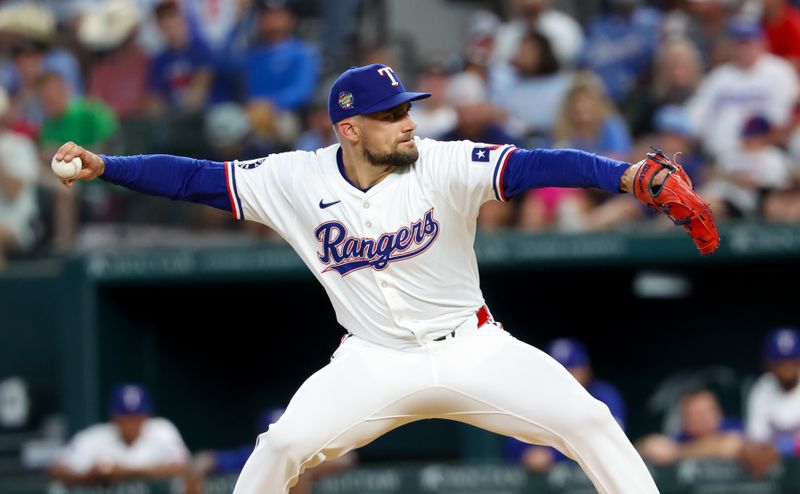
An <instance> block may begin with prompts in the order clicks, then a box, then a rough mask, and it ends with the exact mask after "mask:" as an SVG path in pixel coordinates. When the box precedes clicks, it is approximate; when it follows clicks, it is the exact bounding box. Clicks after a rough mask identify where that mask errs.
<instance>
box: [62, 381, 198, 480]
mask: <svg viewBox="0 0 800 494" xmlns="http://www.w3.org/2000/svg"><path fill="white" fill-rule="evenodd" d="M152 411H153V410H152V403H151V401H150V395H149V393H148V392H147V390H146V389H145V388H144V387H143V386H141V385H138V384H133V383H126V384H120V385H118V386H116V387H115V388H114V390H113V391H112V393H111V397H110V403H109V414H110V418H111V419H110V421H109V422H108V423H103V424H96V425H92V426H90V427H88V428H86V429H84V430H82V431H80V432H78V433H77V434H75V436H74V437H73V438H72V440H71V441H70V442H69V444H68V445H67V446H66V448H64V451H63V452H62V454H61V455H60V456H59V458H58V460H57V461H56V463H55V464H54V465H53V467H52V468H51V470H50V475H51V477H52V478H53V479H54V480H58V481H61V482H64V483H66V484H93V483H108V482H120V481H125V480H134V479H139V480H147V479H163V478H167V477H175V476H179V475H183V474H184V473H185V472H186V467H187V465H188V461H189V450H188V448H187V447H186V445H185V444H184V442H183V439H182V438H181V435H180V433H179V432H178V429H177V428H176V427H175V425H173V424H172V422H170V421H169V420H167V419H165V418H161V417H154V416H152Z"/></svg>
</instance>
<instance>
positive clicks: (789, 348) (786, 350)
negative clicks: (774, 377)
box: [764, 326, 800, 360]
mask: <svg viewBox="0 0 800 494" xmlns="http://www.w3.org/2000/svg"><path fill="white" fill-rule="evenodd" d="M764 356H765V357H766V358H767V359H768V360H794V359H800V332H798V331H797V329H795V328H791V327H785V326H784V327H779V328H775V329H773V330H772V331H770V332H769V334H768V335H767V340H766V343H765V345H764Z"/></svg>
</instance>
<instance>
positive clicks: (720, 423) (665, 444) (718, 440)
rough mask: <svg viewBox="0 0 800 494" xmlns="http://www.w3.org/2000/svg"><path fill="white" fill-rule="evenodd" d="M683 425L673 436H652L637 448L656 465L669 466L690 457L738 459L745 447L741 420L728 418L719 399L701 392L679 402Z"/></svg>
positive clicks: (704, 391)
mask: <svg viewBox="0 0 800 494" xmlns="http://www.w3.org/2000/svg"><path fill="white" fill-rule="evenodd" d="M679 407H680V426H679V430H678V431H677V432H676V433H674V434H652V435H650V436H647V437H645V438H643V439H642V440H641V441H640V442H639V444H637V449H638V450H639V452H640V453H641V454H642V457H643V458H644V459H645V460H646V461H648V462H650V463H653V464H656V465H670V464H673V463H676V462H678V461H681V460H684V459H687V458H725V459H735V458H737V457H738V456H739V454H740V452H741V451H742V447H743V445H744V431H743V428H742V423H741V421H739V420H735V419H731V418H727V417H725V416H724V415H723V413H722V407H721V406H720V404H719V400H717V396H716V395H715V394H714V393H713V392H712V391H710V390H707V389H701V390H697V391H691V392H688V393H686V394H684V395H683V396H682V397H681V399H680V403H679Z"/></svg>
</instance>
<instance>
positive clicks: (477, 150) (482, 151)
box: [472, 146, 500, 163]
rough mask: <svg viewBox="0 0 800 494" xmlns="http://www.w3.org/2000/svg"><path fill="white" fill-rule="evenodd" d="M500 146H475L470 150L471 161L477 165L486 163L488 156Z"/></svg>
mask: <svg viewBox="0 0 800 494" xmlns="http://www.w3.org/2000/svg"><path fill="white" fill-rule="evenodd" d="M499 147H500V146H475V147H474V148H472V161H475V162H477V163H488V162H489V159H490V158H491V156H490V154H491V152H492V151H494V150H495V149H497V148H499Z"/></svg>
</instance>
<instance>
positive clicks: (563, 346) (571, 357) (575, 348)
mask: <svg viewBox="0 0 800 494" xmlns="http://www.w3.org/2000/svg"><path fill="white" fill-rule="evenodd" d="M547 353H548V354H549V355H550V356H551V357H553V358H554V359H556V361H557V362H558V363H560V364H561V365H563V366H564V367H567V368H569V367H580V366H583V365H589V353H588V352H587V351H586V347H585V346H583V343H581V342H580V341H578V340H576V339H574V338H559V339H557V340H553V341H551V342H550V345H549V346H548V347H547Z"/></svg>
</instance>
